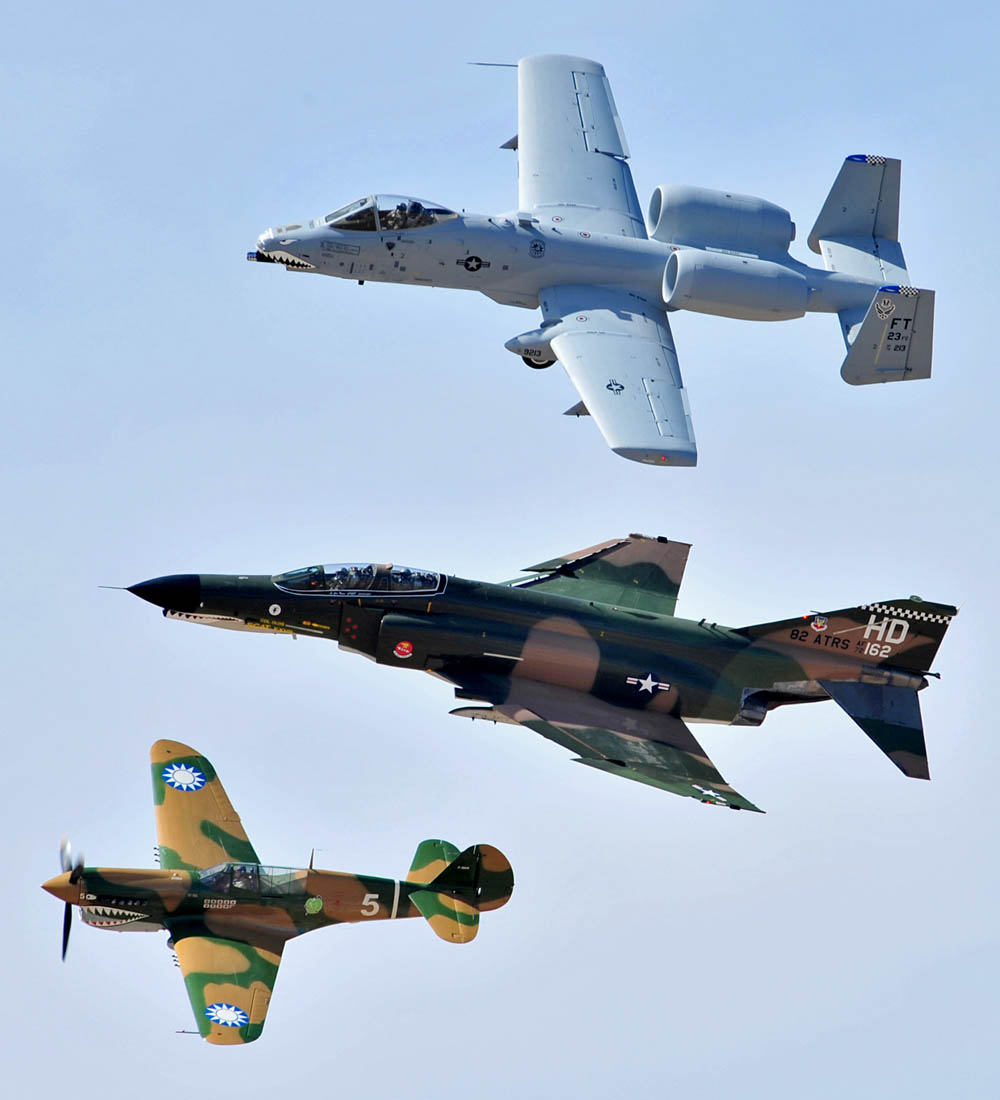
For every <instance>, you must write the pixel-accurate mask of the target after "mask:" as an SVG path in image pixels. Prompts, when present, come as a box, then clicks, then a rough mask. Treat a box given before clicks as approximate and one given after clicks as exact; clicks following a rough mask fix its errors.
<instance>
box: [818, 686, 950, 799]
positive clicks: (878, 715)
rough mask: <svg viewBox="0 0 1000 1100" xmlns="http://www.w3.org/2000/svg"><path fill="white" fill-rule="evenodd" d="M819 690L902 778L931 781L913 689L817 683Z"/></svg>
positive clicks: (918, 707)
mask: <svg viewBox="0 0 1000 1100" xmlns="http://www.w3.org/2000/svg"><path fill="white" fill-rule="evenodd" d="M819 684H820V687H822V688H823V690H824V691H825V692H826V693H827V694H828V695H829V696H830V698H831V699H833V700H834V702H836V703H837V704H838V705H839V706H840V707H842V708H843V709H844V710H845V711H846V712H847V713H848V714H849V715H850V716H851V717H852V718H853V719H854V721H855V722H857V724H858V725H859V726H860V727H861V728H862V729H863V730H864V731H865V733H867V734H868V736H869V737H870V738H871V739H872V740H873V741H874V742H875V744H876V745H878V747H879V748H880V749H881V750H882V751H883V752H884V753H885V755H886V756H888V757H889V759H890V760H891V761H892V762H893V763H894V764H895V765H896V767H897V768H899V770H900V771H901V772H902V773H903V775H908V776H911V777H912V778H914V779H930V777H931V774H930V770H929V769H928V766H927V746H926V744H925V743H924V725H923V721H922V720H921V717H920V700H919V698H918V697H917V693H916V691H914V690H913V689H912V688H904V687H890V686H887V685H884V684H859V683H852V682H849V681H841V680H820V681H819Z"/></svg>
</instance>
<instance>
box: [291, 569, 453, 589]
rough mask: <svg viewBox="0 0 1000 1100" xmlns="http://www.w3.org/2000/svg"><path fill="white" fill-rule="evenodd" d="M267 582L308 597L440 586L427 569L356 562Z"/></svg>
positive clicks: (438, 578) (293, 572) (296, 571)
mask: <svg viewBox="0 0 1000 1100" xmlns="http://www.w3.org/2000/svg"><path fill="white" fill-rule="evenodd" d="M271 580H272V581H273V582H274V584H275V585H277V587H278V588H282V589H284V590H285V591H286V592H301V593H305V594H308V595H338V596H348V595H353V594H355V593H357V594H359V595H360V594H363V595H366V596H375V595H380V594H381V595H387V596H415V595H423V594H427V593H434V592H439V591H441V589H442V588H443V587H444V586H443V584H442V578H441V574H440V573H434V572H432V571H431V570H429V569H410V568H409V567H408V566H405V565H373V564H368V563H360V562H347V563H341V564H339V565H309V566H307V567H306V568H305V569H293V570H291V572H289V573H279V574H278V575H277V576H275V577H272V578H271Z"/></svg>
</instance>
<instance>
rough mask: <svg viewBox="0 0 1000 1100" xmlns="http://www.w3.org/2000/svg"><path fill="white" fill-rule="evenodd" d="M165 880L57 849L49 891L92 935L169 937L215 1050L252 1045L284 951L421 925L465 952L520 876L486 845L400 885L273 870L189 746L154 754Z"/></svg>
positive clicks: (447, 857)
mask: <svg viewBox="0 0 1000 1100" xmlns="http://www.w3.org/2000/svg"><path fill="white" fill-rule="evenodd" d="M150 759H151V760H152V765H153V800H154V802H155V805H156V831H157V837H158V840H159V854H160V869H159V870H148V871H146V870H132V869H122V868H116V867H86V866H84V863H83V857H82V856H77V857H76V858H75V859H74V858H73V856H72V853H71V852H70V849H69V846H68V844H66V842H65V841H64V842H63V847H62V862H63V874H61V875H58V876H57V877H56V878H53V879H50V880H49V881H48V882H46V883H45V884H44V889H46V890H48V892H49V893H50V894H54V895H55V896H56V897H57V898H60V899H61V900H62V901H64V902H65V903H66V910H65V919H64V922H63V958H65V957H66V945H67V942H68V940H69V931H70V927H71V924H72V908H71V907H72V906H74V905H75V906H78V907H79V912H80V916H81V917H82V918H83V920H84V921H85V922H86V923H87V924H89V925H91V926H92V927H94V928H110V929H112V930H113V931H116V932H133V931H135V932H143V931H159V930H161V929H164V928H165V929H166V930H167V931H168V932H169V933H170V940H169V945H170V946H171V947H172V948H173V950H174V952H175V953H176V956H177V961H178V964H179V965H180V968H181V970H182V971H183V973H184V981H185V983H186V984H187V991H188V996H189V997H190V999H191V1006H192V1008H193V1009H194V1016H195V1020H196V1022H197V1024H198V1030H199V1031H200V1033H201V1035H202V1036H203V1038H205V1039H207V1040H208V1042H210V1043H223V1044H233V1043H250V1042H253V1040H254V1039H256V1038H258V1037H259V1035H260V1033H261V1031H262V1029H263V1027H264V1017H265V1016H266V1015H267V1009H268V1006H269V1005H270V1003H271V993H272V990H273V989H274V980H275V978H276V977H277V974H278V965H279V964H280V962H281V953H282V951H283V949H284V946H285V944H286V943H287V942H288V941H289V940H290V939H293V938H294V937H295V936H301V935H302V934H303V933H304V932H311V931H312V930H313V929H315V928H323V927H325V926H326V925H328V924H346V923H358V922H365V921H374V920H393V919H399V918H402V917H418V916H422V917H425V918H426V920H427V923H428V924H429V925H430V926H431V928H432V929H433V930H434V931H435V932H436V933H437V935H438V936H440V937H441V939H443V940H446V941H448V942H449V943H468V942H469V941H470V940H472V939H474V938H475V936H476V932H477V931H478V929H479V914H480V913H482V912H485V911H486V910H488V909H499V908H500V906H501V905H505V904H506V903H507V901H508V899H509V898H510V895H511V891H512V890H513V888H514V875H513V872H512V871H511V868H510V864H509V863H508V862H507V859H506V857H505V856H504V855H503V853H502V852H499V851H497V849H496V848H491V847H490V846H489V845H486V844H478V845H475V846H473V847H471V848H466V850H465V851H464V852H459V850H458V849H457V848H456V847H455V846H454V845H452V844H449V843H448V842H447V841H444V840H425V841H424V842H423V843H422V844H420V846H419V847H418V848H417V852H416V855H415V856H414V858H413V865H412V866H411V868H410V873H409V874H408V875H407V876H406V879H405V880H404V881H402V882H399V881H397V880H395V879H388V878H375V877H374V876H372V875H350V874H341V873H339V872H336V871H318V870H316V869H314V868H313V867H312V865H311V861H310V866H309V867H308V868H305V869H302V870H298V869H295V868H291V867H265V866H262V865H261V862H260V860H259V859H258V858H257V853H256V852H255V851H254V849H253V846H252V845H251V844H250V841H249V839H248V838H247V835H246V833H245V832H244V831H243V825H242V824H241V822H240V819H239V815H238V814H237V813H236V811H235V810H234V809H233V807H232V804H231V803H230V801H229V799H228V798H227V797H226V792H225V790H224V789H223V787H222V783H221V782H220V781H219V777H218V775H217V774H216V772H215V769H214V768H213V767H212V765H211V764H210V763H209V761H208V760H207V759H206V758H205V757H204V756H202V755H201V754H200V753H198V752H197V751H196V750H195V749H192V748H190V747H189V746H188V745H182V744H180V743H179V742H177V741H157V742H156V744H155V745H153V747H152V749H151V750H150Z"/></svg>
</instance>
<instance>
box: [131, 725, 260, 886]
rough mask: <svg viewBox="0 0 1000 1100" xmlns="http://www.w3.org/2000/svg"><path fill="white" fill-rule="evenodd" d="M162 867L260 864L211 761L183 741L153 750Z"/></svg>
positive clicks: (200, 868)
mask: <svg viewBox="0 0 1000 1100" xmlns="http://www.w3.org/2000/svg"><path fill="white" fill-rule="evenodd" d="M149 758H150V762H151V764H152V768H153V803H154V806H155V810H156V837H157V841H158V842H159V850H160V866H161V867H164V868H178V869H180V870H184V871H203V870H204V869H205V868H206V867H214V866H215V864H217V863H227V862H229V861H231V860H232V861H237V862H242V863H259V862H260V860H259V859H258V858H257V853H256V852H255V851H254V849H253V845H252V844H251V843H250V839H249V837H247V834H246V833H245V832H244V830H243V824H242V822H241V821H240V815H239V814H238V813H237V812H236V811H235V810H234V809H233V804H232V803H231V802H230V801H229V797H228V796H227V794H226V791H225V788H224V787H223V786H222V781H221V780H220V779H219V777H218V775H216V773H215V768H213V767H212V763H211V761H210V760H209V759H208V758H207V757H205V756H202V755H201V754H200V753H199V752H197V751H196V750H195V749H192V748H191V746H190V745H183V744H181V742H180V741H157V742H156V744H154V745H153V747H152V748H151V749H150V750H149Z"/></svg>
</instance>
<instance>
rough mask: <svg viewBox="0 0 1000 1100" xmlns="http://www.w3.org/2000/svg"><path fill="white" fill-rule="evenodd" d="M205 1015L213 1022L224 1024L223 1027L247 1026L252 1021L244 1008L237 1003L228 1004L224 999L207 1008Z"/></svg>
mask: <svg viewBox="0 0 1000 1100" xmlns="http://www.w3.org/2000/svg"><path fill="white" fill-rule="evenodd" d="M205 1015H206V1016H207V1017H208V1018H209V1019H210V1020H211V1021H212V1023H213V1024H222V1026H223V1027H246V1026H247V1024H248V1023H250V1017H249V1016H248V1015H247V1014H246V1013H245V1012H244V1011H243V1009H242V1008H237V1007H236V1005H227V1004H226V1003H225V1002H224V1001H217V1002H216V1003H215V1004H214V1005H209V1006H208V1008H206V1009H205Z"/></svg>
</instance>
